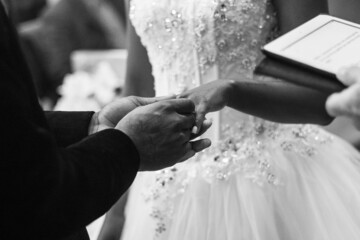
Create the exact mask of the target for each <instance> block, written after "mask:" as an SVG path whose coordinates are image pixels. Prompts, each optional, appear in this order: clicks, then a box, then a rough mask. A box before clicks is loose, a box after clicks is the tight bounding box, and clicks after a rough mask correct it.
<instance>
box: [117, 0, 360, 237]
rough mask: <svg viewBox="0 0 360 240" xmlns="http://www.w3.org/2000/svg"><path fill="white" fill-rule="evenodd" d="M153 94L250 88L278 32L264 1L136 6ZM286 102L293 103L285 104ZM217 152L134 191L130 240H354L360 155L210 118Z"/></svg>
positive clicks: (309, 135)
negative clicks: (221, 83) (229, 82)
mask: <svg viewBox="0 0 360 240" xmlns="http://www.w3.org/2000/svg"><path fill="white" fill-rule="evenodd" d="M130 18H131V20H132V23H133V25H134V26H135V29H136V31H137V33H138V34H139V36H140V37H141V40H142V43H143V44H144V46H145V47H146V48H147V51H148V54H149V58H150V61H151V63H152V67H153V75H154V77H155V89H156V93H157V95H167V94H170V93H180V92H182V91H184V90H186V89H190V88H194V87H196V86H198V85H200V84H203V83H207V82H210V81H212V80H216V79H251V80H252V81H266V78H260V77H257V76H253V73H252V72H253V70H254V67H255V65H256V63H257V62H258V61H259V60H260V59H261V58H262V55H261V51H260V47H261V45H263V44H264V43H265V42H266V41H268V40H269V39H271V38H273V35H274V34H275V33H276V20H275V13H274V9H273V6H272V4H271V2H270V1H268V0H132V2H131V10H130ZM284 101H286V100H284ZM211 117H212V118H213V120H214V125H213V126H212V128H211V129H210V130H209V133H208V136H210V137H211V138H212V140H213V142H214V144H213V146H212V147H211V149H209V150H207V151H204V152H203V153H200V154H198V155H197V156H196V157H194V158H192V159H191V160H189V161H186V162H184V163H180V164H177V165H176V166H174V167H172V168H169V169H165V170H162V171H158V172H145V173H140V174H139V175H138V177H137V179H136V181H135V182H134V184H133V185H132V187H131V190H130V195H129V199H128V204H127V207H126V223H125V226H124V229H123V235H122V238H121V239H122V240H152V239H161V240H185V239H186V240H343V239H346V240H358V239H360V162H359V161H360V155H359V153H358V152H357V151H356V150H355V149H354V148H353V147H352V146H351V145H349V144H348V143H347V142H345V141H343V140H341V139H340V138H338V137H335V136H333V135H331V134H329V133H327V132H325V131H324V130H322V129H321V128H319V127H316V126H312V125H290V124H288V125H287V124H277V123H273V122H269V121H265V120H262V119H259V118H255V117H252V116H249V115H246V114H243V113H240V112H237V111H234V110H231V109H224V110H222V111H220V112H219V113H216V114H213V115H212V116H211Z"/></svg>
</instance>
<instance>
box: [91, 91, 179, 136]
mask: <svg viewBox="0 0 360 240" xmlns="http://www.w3.org/2000/svg"><path fill="white" fill-rule="evenodd" d="M174 97H175V96H174V95H171V96H165V97H156V98H142V97H135V96H130V97H125V98H120V99H118V100H115V101H113V102H111V103H109V104H108V105H106V106H105V107H104V108H103V109H101V110H100V111H99V112H96V113H95V114H94V115H93V117H92V120H91V123H90V127H89V134H92V133H96V132H98V131H101V130H104V129H107V128H114V127H115V126H116V124H117V123H118V122H119V121H120V120H121V119H122V118H123V117H124V116H125V115H127V114H128V113H129V112H131V111H132V110H134V109H135V108H137V107H140V106H145V105H148V104H152V103H155V102H159V101H162V100H168V99H171V98H174Z"/></svg>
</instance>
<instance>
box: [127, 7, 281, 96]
mask: <svg viewBox="0 0 360 240" xmlns="http://www.w3.org/2000/svg"><path fill="white" fill-rule="evenodd" d="M149 9H151V11H149ZM224 16H225V17H224ZM130 19H131V20H132V22H133V24H134V26H135V28H136V31H137V32H138V34H139V35H140V36H141V41H142V43H143V44H144V46H145V47H146V48H147V50H148V54H149V58H150V61H151V62H152V63H156V64H153V75H154V76H155V88H156V92H157V94H158V95H162V94H169V92H172V93H180V92H182V91H184V90H186V89H188V88H193V87H196V86H198V85H199V84H201V83H203V78H204V75H205V74H206V72H207V70H208V69H210V68H212V67H214V66H215V65H217V66H216V67H217V68H218V69H217V71H220V72H225V70H226V68H227V67H228V66H229V65H236V66H238V67H240V68H243V69H244V70H246V71H245V72H246V73H247V75H248V73H250V72H251V71H249V70H252V69H253V68H254V67H255V65H256V63H257V61H258V60H259V58H260V57H262V55H261V53H260V46H261V45H262V44H263V43H264V42H265V41H266V40H267V39H268V38H269V37H271V36H272V35H273V33H274V32H275V30H274V28H275V27H276V18H275V13H274V9H273V7H272V5H271V4H270V0H213V1H210V0H199V1H193V0H184V1H181V2H179V1H175V0H153V1H139V0H133V1H131V6H130ZM194 66H195V67H194ZM208 80H209V79H208ZM211 80H214V79H211ZM205 81H206V80H205Z"/></svg>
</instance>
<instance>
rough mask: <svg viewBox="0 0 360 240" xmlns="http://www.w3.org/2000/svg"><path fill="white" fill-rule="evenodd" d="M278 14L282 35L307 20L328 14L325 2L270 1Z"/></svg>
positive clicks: (325, 0)
mask: <svg viewBox="0 0 360 240" xmlns="http://www.w3.org/2000/svg"><path fill="white" fill-rule="evenodd" d="M272 1H273V3H274V5H275V8H276V10H277V12H278V20H279V27H280V31H281V32H282V33H286V32H288V31H290V30H291V29H293V28H295V27H297V26H299V25H300V24H302V23H304V22H306V21H307V20H309V19H311V18H313V17H315V16H317V15H319V14H322V13H323V14H327V13H328V12H329V9H328V3H327V0H272Z"/></svg>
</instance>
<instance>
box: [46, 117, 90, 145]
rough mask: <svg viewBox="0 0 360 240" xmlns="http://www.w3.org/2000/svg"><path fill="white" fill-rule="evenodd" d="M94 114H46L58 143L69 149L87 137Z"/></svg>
mask: <svg viewBox="0 0 360 240" xmlns="http://www.w3.org/2000/svg"><path fill="white" fill-rule="evenodd" d="M93 114H94V112H65V111H46V112H45V116H46V119H47V122H48V124H49V126H50V129H51V131H52V132H53V134H54V136H55V139H56V142H57V144H58V145H59V146H62V147H67V146H69V145H71V144H73V143H75V142H78V141H80V140H82V139H83V138H85V137H87V135H88V131H89V124H90V121H91V117H92V115H93Z"/></svg>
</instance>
